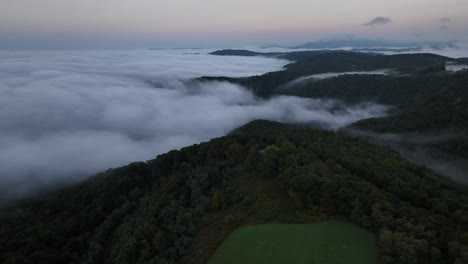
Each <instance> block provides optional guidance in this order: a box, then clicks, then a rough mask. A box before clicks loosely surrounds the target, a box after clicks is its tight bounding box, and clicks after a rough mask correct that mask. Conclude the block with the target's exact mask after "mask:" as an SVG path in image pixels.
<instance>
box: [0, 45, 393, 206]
mask: <svg viewBox="0 0 468 264" xmlns="http://www.w3.org/2000/svg"><path fill="white" fill-rule="evenodd" d="M183 52H186V51H183ZM198 52H200V51H198ZM286 63H287V62H286V61H281V60H276V59H271V58H261V57H232V58H231V57H224V56H223V57H221V56H211V55H206V54H182V52H180V51H115V52H106V51H102V52H101V51H100V52H90V51H86V52H84V51H80V52H71V51H68V52H65V51H64V52H11V53H10V52H0V109H1V111H0V194H1V196H3V198H5V197H9V198H17V197H22V196H24V195H26V194H28V193H30V192H31V191H34V190H38V189H41V188H47V187H50V186H55V185H57V184H64V183H71V182H76V181H79V180H82V179H85V178H86V177H88V176H89V175H92V174H94V173H96V172H99V171H103V170H105V169H107V168H109V167H116V166H121V165H125V164H127V163H129V162H132V161H137V160H147V159H151V158H154V157H155V156H156V155H157V154H161V153H165V152H167V151H169V150H172V149H178V148H181V147H184V146H188V145H191V144H194V143H199V142H202V141H206V140H209V139H211V138H213V137H219V136H223V135H225V134H226V133H228V132H229V131H231V130H233V129H234V128H236V127H239V126H241V125H243V124H245V123H247V122H249V121H252V120H255V119H269V120H273V121H280V122H289V123H315V124H320V125H321V126H322V127H324V128H327V129H336V128H339V127H342V126H346V125H348V124H350V123H353V122H355V121H358V120H361V119H365V118H370V117H377V116H383V115H385V114H386V112H387V107H386V106H383V105H378V104H373V103H364V104H359V105H352V106H348V105H344V104H342V103H340V102H339V101H335V100H320V99H305V98H298V97H291V96H278V97H274V98H271V99H268V100H263V99H259V98H256V97H255V96H254V95H253V94H252V93H251V92H250V91H249V90H247V89H245V88H244V87H242V86H239V85H235V84H231V83H227V82H187V81H184V80H187V79H191V78H197V77H200V76H204V75H219V76H232V77H239V76H249V75H256V74H262V73H264V72H268V71H275V70H279V69H281V68H282V67H283V66H284V65H285V64H286ZM155 87H157V88H155Z"/></svg>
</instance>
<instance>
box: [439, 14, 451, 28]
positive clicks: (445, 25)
mask: <svg viewBox="0 0 468 264" xmlns="http://www.w3.org/2000/svg"><path fill="white" fill-rule="evenodd" d="M439 23H440V24H441V25H440V27H439V29H440V30H441V31H448V30H449V24H450V23H452V19H451V18H450V17H442V18H441V19H439Z"/></svg>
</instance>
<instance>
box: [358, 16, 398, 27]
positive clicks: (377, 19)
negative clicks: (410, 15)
mask: <svg viewBox="0 0 468 264" xmlns="http://www.w3.org/2000/svg"><path fill="white" fill-rule="evenodd" d="M391 22H392V19H391V18H389V17H382V16H378V17H375V18H374V19H372V20H371V21H369V22H366V23H364V26H376V25H385V24H389V23H391Z"/></svg>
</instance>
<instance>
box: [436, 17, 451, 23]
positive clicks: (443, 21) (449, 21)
mask: <svg viewBox="0 0 468 264" xmlns="http://www.w3.org/2000/svg"><path fill="white" fill-rule="evenodd" d="M439 22H440V23H443V24H448V23H451V22H452V19H451V18H449V17H442V18H441V19H439Z"/></svg>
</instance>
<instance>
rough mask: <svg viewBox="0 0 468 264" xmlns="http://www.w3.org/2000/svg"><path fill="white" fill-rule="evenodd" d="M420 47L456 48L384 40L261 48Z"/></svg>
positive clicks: (321, 42) (319, 42)
mask: <svg viewBox="0 0 468 264" xmlns="http://www.w3.org/2000/svg"><path fill="white" fill-rule="evenodd" d="M422 46H430V47H432V48H435V49H441V48H445V47H456V46H455V45H454V44H453V43H451V42H446V43H443V42H441V43H434V42H432V43H425V42H398V41H385V40H368V39H335V40H319V41H313V42H308V43H305V44H302V45H298V46H289V47H288V46H280V45H270V46H265V47H262V48H264V49H267V48H287V49H338V48H343V47H352V48H360V49H362V48H403V49H408V48H412V49H418V48H420V47H422Z"/></svg>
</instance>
